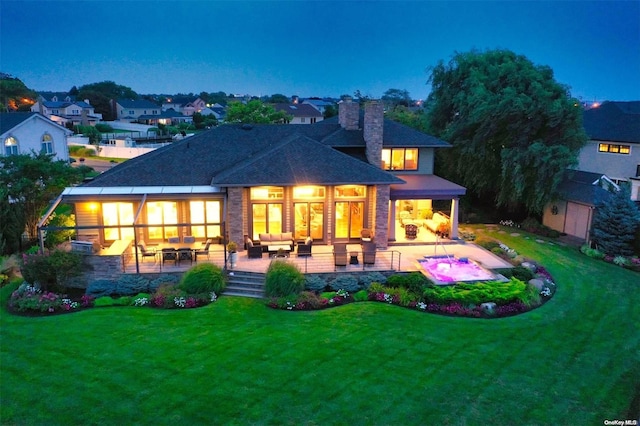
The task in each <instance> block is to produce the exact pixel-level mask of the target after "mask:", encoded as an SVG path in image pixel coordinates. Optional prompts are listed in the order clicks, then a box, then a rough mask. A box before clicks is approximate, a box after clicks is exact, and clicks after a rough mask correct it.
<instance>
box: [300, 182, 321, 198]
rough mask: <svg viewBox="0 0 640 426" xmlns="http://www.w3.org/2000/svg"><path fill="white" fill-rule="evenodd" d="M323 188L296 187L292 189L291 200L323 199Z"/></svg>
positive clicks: (310, 186)
mask: <svg viewBox="0 0 640 426" xmlns="http://www.w3.org/2000/svg"><path fill="white" fill-rule="evenodd" d="M324 193H325V189H324V186H312V185H308V186H296V187H294V188H293V198H296V199H298V198H324Z"/></svg>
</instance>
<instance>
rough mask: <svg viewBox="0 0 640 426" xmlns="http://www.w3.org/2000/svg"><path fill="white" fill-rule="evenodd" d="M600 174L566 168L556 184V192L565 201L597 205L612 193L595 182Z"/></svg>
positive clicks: (600, 176)
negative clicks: (560, 180) (559, 181)
mask: <svg viewBox="0 0 640 426" xmlns="http://www.w3.org/2000/svg"><path fill="white" fill-rule="evenodd" d="M602 176H603V175H602V174H599V173H591V172H584V171H581V170H568V171H567V174H566V176H565V178H564V180H563V181H562V182H561V183H560V185H559V186H558V192H559V193H560V194H561V196H562V197H563V198H564V199H565V200H567V201H574V202H578V203H581V204H587V205H590V206H597V205H599V204H601V203H602V202H603V201H604V200H606V199H607V198H609V197H611V195H612V194H611V193H610V192H609V191H607V190H605V189H603V188H602V187H601V186H600V185H598V184H597V183H596V182H597V181H598V180H599V179H600V178H602Z"/></svg>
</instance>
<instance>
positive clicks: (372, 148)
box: [363, 100, 384, 167]
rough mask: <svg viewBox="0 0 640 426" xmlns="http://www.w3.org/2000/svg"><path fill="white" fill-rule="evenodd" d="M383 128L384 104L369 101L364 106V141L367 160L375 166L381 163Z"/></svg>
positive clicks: (379, 165)
mask: <svg viewBox="0 0 640 426" xmlns="http://www.w3.org/2000/svg"><path fill="white" fill-rule="evenodd" d="M383 129H384V106H383V105H382V102H379V101H375V100H374V101H369V102H367V104H366V105H365V106H364V133H363V137H364V141H365V143H366V148H367V160H368V161H369V163H371V164H373V165H374V166H376V167H381V165H382V135H383Z"/></svg>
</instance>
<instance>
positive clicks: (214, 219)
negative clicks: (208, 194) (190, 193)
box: [189, 201, 222, 239]
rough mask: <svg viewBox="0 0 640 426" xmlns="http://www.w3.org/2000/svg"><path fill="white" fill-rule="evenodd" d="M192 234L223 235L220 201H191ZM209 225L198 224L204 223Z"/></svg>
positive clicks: (200, 236) (212, 236)
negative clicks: (221, 230)
mask: <svg viewBox="0 0 640 426" xmlns="http://www.w3.org/2000/svg"><path fill="white" fill-rule="evenodd" d="M189 213H190V215H191V223H192V224H194V225H191V235H193V236H194V237H196V238H203V239H204V238H215V237H221V236H222V233H221V232H220V201H190V202H189ZM204 223H206V224H207V225H198V224H204Z"/></svg>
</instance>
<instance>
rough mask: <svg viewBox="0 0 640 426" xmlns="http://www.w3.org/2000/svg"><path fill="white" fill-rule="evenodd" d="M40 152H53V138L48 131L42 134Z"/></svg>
mask: <svg viewBox="0 0 640 426" xmlns="http://www.w3.org/2000/svg"><path fill="white" fill-rule="evenodd" d="M40 152H42V153H44V154H53V138H52V137H51V135H50V134H48V133H45V134H44V135H42V145H41V148H40Z"/></svg>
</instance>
